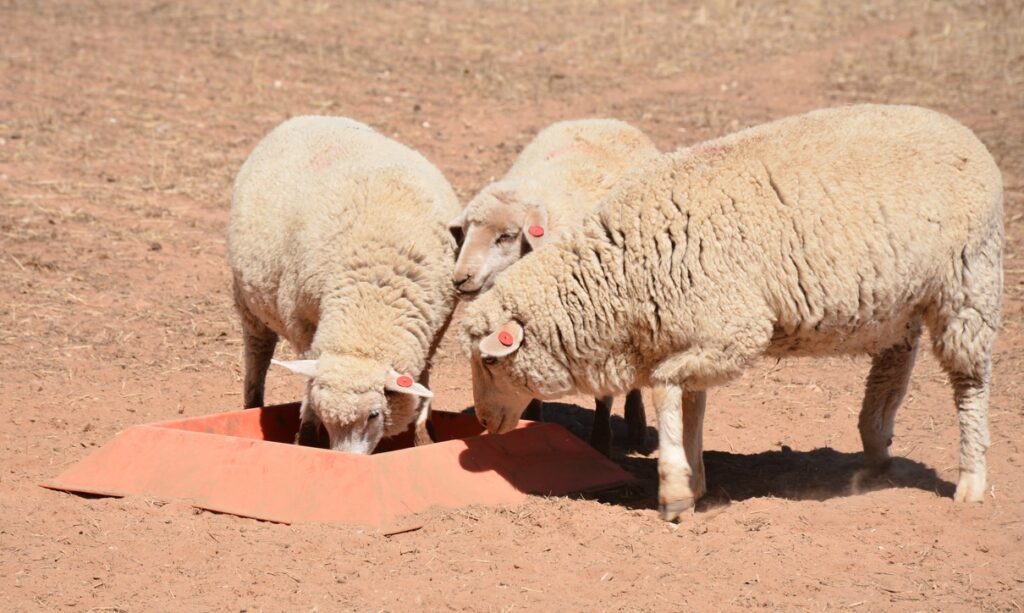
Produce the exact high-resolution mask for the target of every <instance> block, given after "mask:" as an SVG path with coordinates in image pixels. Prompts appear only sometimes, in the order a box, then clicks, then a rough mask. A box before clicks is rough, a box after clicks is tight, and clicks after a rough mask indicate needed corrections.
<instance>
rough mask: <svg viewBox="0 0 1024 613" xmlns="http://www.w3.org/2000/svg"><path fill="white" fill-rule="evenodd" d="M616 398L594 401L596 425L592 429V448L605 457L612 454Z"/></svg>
mask: <svg viewBox="0 0 1024 613" xmlns="http://www.w3.org/2000/svg"><path fill="white" fill-rule="evenodd" d="M614 401H615V397H614V396H602V397H601V398H595V399H594V405H595V409H594V425H593V426H591V428H590V446H591V447H593V448H594V449H597V450H598V451H600V452H601V453H603V454H604V455H606V456H607V455H611V452H612V403H613V402H614Z"/></svg>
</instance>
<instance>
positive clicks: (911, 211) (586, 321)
mask: <svg viewBox="0 0 1024 613" xmlns="http://www.w3.org/2000/svg"><path fill="white" fill-rule="evenodd" d="M1002 218H1003V192H1002V178H1001V176H1000V173H999V169H998V168H997V167H996V165H995V162H994V161H993V159H992V156H991V155H990V154H989V152H988V151H987V149H986V148H985V146H984V145H983V144H982V143H981V142H980V141H979V140H978V139H977V137H976V136H974V134H973V133H972V132H971V131H970V130H969V129H967V128H965V127H964V126H963V125H961V124H959V123H957V122H956V121H955V120H953V119H951V118H949V117H947V116H945V115H942V114H939V113H936V112H934V111H929V110H926V109H922V108H919V107H912V106H885V105H859V106H851V107H842V108H834V109H824V110H818V111H814V112H811V113H808V114H806V115H800V116H795V117H790V118H787V119H782V120H779V121H775V122H772V123H768V124H765V125H761V126H757V127H754V128H750V129H747V130H743V131H740V132H738V133H735V134H732V135H729V136H726V137H724V138H720V139H717V140H713V141H710V142H708V143H706V144H703V145H698V146H696V147H692V148H689V149H682V150H679V151H677V152H674V153H671V154H666V155H664V156H661V157H659V158H658V159H656V160H654V161H652V162H650V163H648V164H646V165H645V166H643V167H641V168H640V169H638V170H637V171H636V172H635V173H632V174H631V175H630V176H628V177H626V178H625V179H623V180H622V182H620V184H619V185H618V186H617V187H616V189H615V190H614V191H613V192H612V193H611V194H610V195H609V196H608V198H607V199H606V200H605V202H604V204H603V205H602V207H601V208H600V209H599V210H598V211H597V212H596V213H594V214H593V215H591V216H590V217H589V218H588V219H587V220H586V221H585V222H584V223H583V225H582V226H581V227H580V228H579V229H577V230H575V231H574V232H572V234H571V235H570V236H568V237H566V238H565V239H563V240H561V241H557V242H554V243H551V244H549V245H547V246H545V247H544V248H542V249H539V250H538V251H537V252H536V253H534V254H533V255H532V256H531V257H529V258H526V259H524V260H522V261H520V262H517V263H516V264H515V265H513V266H512V267H510V268H509V269H508V270H507V271H505V273H504V274H503V275H502V276H501V277H500V278H499V279H498V280H497V281H496V282H495V284H494V287H493V288H492V289H491V290H489V291H488V292H487V293H486V294H484V295H482V296H481V297H479V298H478V299H477V300H476V301H475V302H474V303H473V304H471V305H470V306H469V308H468V309H467V310H466V313H465V316H464V319H463V321H462V322H461V326H460V331H459V334H460V339H461V341H462V343H463V348H464V349H465V350H466V351H467V352H469V354H470V356H471V359H472V369H473V383H474V385H473V389H474V396H475V403H476V411H477V414H478V415H479V418H480V421H481V423H482V424H484V425H485V426H486V427H487V429H488V430H489V431H490V432H492V433H495V432H498V433H500V432H505V431H507V430H508V429H510V428H511V427H512V426H513V424H514V423H515V420H516V418H517V417H518V415H519V413H520V412H521V411H522V408H523V407H524V406H525V405H526V404H527V403H528V402H529V401H530V399H532V398H542V399H553V398H558V397H560V396H563V395H566V394H569V393H571V392H575V391H579V392H583V393H587V394H595V395H600V394H614V393H617V392H620V391H621V390H625V389H629V388H631V387H633V386H636V385H651V386H653V387H654V393H653V400H654V404H655V408H656V410H657V411H658V422H659V425H658V428H659V442H660V450H659V459H658V465H659V497H658V503H659V504H658V506H659V513H660V515H661V517H662V518H664V519H666V520H676V519H678V518H679V516H680V514H681V513H682V512H683V511H685V510H687V509H690V508H691V507H692V506H693V505H694V503H695V501H696V500H698V499H699V498H700V496H701V495H702V494H703V493H704V492H705V491H706V486H705V477H704V465H703V460H702V429H703V425H702V424H703V419H704V408H705V403H706V393H707V392H706V390H707V389H708V388H710V387H713V386H716V385H721V384H724V383H726V382H728V381H731V380H733V379H735V378H736V377H738V376H739V375H740V374H741V373H742V371H743V370H744V369H745V368H746V367H747V366H749V365H750V364H751V363H752V362H753V361H754V360H755V359H756V358H758V357H759V356H769V357H774V358H782V357H786V356H821V355H829V354H832V355H836V354H839V355H862V354H867V355H869V356H871V359H872V362H871V369H870V373H869V374H868V377H867V382H866V393H865V396H864V400H863V403H862V407H861V411H860V417H859V420H858V429H859V431H860V436H861V441H862V444H863V448H864V459H865V462H866V465H867V469H869V470H871V471H881V470H884V469H885V468H886V467H887V466H888V465H889V463H890V456H889V446H890V445H891V443H892V436H893V429H894V422H895V414H896V409H897V408H898V406H899V404H900V402H901V401H902V399H903V396H904V394H905V392H906V389H907V384H908V380H909V377H910V371H911V368H912V366H913V363H914V358H915V355H916V352H917V347H918V339H919V337H920V334H921V330H922V326H926V327H927V328H928V330H929V332H930V335H931V338H932V347H933V350H934V353H935V355H936V357H937V358H938V360H939V362H940V363H941V365H942V366H943V368H944V369H945V371H946V372H947V373H948V375H949V379H950V382H951V385H952V387H953V390H954V400H955V404H956V408H957V417H958V422H959V427H960V462H959V464H960V475H959V479H958V482H957V485H956V491H955V494H954V499H955V500H956V501H958V502H965V501H980V500H981V499H982V497H983V495H984V492H985V487H986V463H985V452H986V450H987V448H988V445H989V432H988V396H989V384H990V378H991V353H992V345H993V342H994V340H995V337H996V333H997V330H998V328H999V325H1000V310H1001V305H1000V302H1001V295H1002V278H1003V275H1002V248H1003V221H1002Z"/></svg>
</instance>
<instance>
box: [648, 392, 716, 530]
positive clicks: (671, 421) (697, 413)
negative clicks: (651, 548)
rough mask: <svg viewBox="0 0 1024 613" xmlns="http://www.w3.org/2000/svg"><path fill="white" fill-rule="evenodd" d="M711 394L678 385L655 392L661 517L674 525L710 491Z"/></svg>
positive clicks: (659, 510)
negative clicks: (707, 411) (707, 421)
mask: <svg viewBox="0 0 1024 613" xmlns="http://www.w3.org/2000/svg"><path fill="white" fill-rule="evenodd" d="M706 404H707V392H705V391H703V390H701V391H684V390H683V388H682V387H680V386H678V385H658V386H655V388H654V405H655V407H656V408H657V410H658V478H659V480H658V513H659V515H660V516H661V518H662V519H664V520H666V521H674V520H676V519H678V518H679V516H680V515H682V513H683V512H684V511H687V510H689V509H692V508H693V506H694V505H695V504H696V502H697V500H699V499H700V497H701V496H703V495H704V492H705V491H707V482H706V480H705V477H704V435H703V431H704V408H705V406H706Z"/></svg>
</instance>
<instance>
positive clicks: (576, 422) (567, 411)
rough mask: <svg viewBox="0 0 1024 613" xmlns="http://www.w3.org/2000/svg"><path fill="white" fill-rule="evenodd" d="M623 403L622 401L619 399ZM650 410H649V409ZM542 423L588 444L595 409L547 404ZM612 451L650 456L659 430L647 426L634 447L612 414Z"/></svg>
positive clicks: (623, 425)
mask: <svg viewBox="0 0 1024 613" xmlns="http://www.w3.org/2000/svg"><path fill="white" fill-rule="evenodd" d="M617 400H618V401H619V402H621V401H622V400H621V399H617ZM648 410H649V409H648ZM462 413H466V414H469V415H472V414H474V413H475V412H474V410H473V407H467V408H465V409H463V410H462ZM542 417H543V419H542V421H543V423H547V424H558V425H559V426H562V427H563V428H565V429H566V430H568V431H569V432H572V433H573V434H574V435H576V436H577V437H578V438H581V439H583V440H584V441H586V442H587V443H589V442H590V432H591V430H592V429H593V427H594V417H595V411H594V409H585V408H583V407H581V406H579V405H576V404H569V403H565V402H545V403H544V409H543V411H542ZM611 428H612V449H613V454H614V451H615V450H623V451H631V452H634V453H640V454H643V455H650V454H651V453H653V452H654V451H655V450H656V449H657V448H658V429H657V428H653V427H651V426H647V432H646V433H645V436H644V442H643V444H642V445H633V444H632V443H631V442H630V440H629V427H628V426H627V425H626V420H625V419H623V417H622V416H621V415H616V414H612V416H611Z"/></svg>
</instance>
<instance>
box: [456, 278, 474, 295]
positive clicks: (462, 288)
mask: <svg viewBox="0 0 1024 613" xmlns="http://www.w3.org/2000/svg"><path fill="white" fill-rule="evenodd" d="M472 281H473V279H472V278H471V277H463V278H462V279H456V280H455V291H456V292H458V293H460V294H462V295H463V296H468V295H470V294H475V293H476V292H477V291H479V290H480V288H479V287H469V286H470V285H472Z"/></svg>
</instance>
